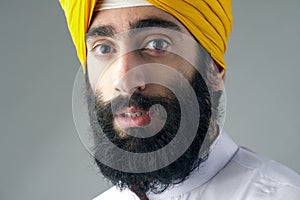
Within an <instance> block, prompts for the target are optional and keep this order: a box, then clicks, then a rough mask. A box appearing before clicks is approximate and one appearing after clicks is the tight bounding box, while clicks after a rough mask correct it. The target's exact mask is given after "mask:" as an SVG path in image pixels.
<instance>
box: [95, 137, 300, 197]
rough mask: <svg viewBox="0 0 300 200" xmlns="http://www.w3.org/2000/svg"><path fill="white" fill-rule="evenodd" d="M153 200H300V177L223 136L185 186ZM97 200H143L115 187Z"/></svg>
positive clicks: (165, 192) (159, 195)
mask: <svg viewBox="0 0 300 200" xmlns="http://www.w3.org/2000/svg"><path fill="white" fill-rule="evenodd" d="M147 196H148V198H149V200H202V199H203V200H300V176H299V175H298V174H297V173H295V172H294V171H292V170H290V169H289V168H287V167H285V166H283V165H281V164H280V163H278V162H276V161H273V160H268V159H266V158H263V157H261V156H259V155H257V154H255V153H254V152H252V151H250V150H248V149H246V148H243V147H238V146H237V145H236V144H235V143H234V142H233V141H232V139H231V138H230V137H229V136H228V135H227V134H226V133H224V132H223V133H221V134H220V135H219V137H218V138H217V139H216V141H215V142H214V143H213V144H212V146H211V153H210V154H209V157H208V159H207V160H206V161H205V162H204V163H203V164H202V165H201V166H200V167H199V169H198V170H196V171H194V172H193V173H192V174H191V176H190V177H189V178H188V179H187V180H186V181H184V182H183V183H181V184H178V185H174V186H171V187H169V188H168V189H166V190H165V191H164V192H163V193H161V194H153V193H148V194H147ZM94 200H139V198H138V197H137V196H136V195H135V194H134V193H133V192H131V191H130V190H129V189H127V190H123V191H120V190H118V189H117V188H116V187H112V188H110V189H109V190H107V191H106V192H104V193H103V194H101V195H99V196H98V197H96V198H95V199H94Z"/></svg>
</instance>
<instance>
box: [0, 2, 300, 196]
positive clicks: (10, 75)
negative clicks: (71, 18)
mask: <svg viewBox="0 0 300 200" xmlns="http://www.w3.org/2000/svg"><path fill="white" fill-rule="evenodd" d="M299 10H300V0H286V1H282V0H264V1H261V0H251V1H249V0H248V1H247V0H239V1H237V0H234V1H233V14H234V28H233V33H232V36H231V38H230V41H229V46H228V53H227V55H226V60H227V66H228V70H227V81H226V84H227V87H226V89H227V95H228V109H227V118H226V125H225V129H226V130H227V132H228V133H229V134H230V135H231V136H232V137H233V138H234V139H235V140H236V141H237V142H238V143H239V144H241V145H244V146H247V147H249V148H251V149H253V150H255V151H257V152H259V153H260V154H263V155H265V156H268V157H270V158H272V159H274V160H278V161H280V162H282V163H284V164H286V165H288V166H289V167H290V168H292V169H294V170H296V171H297V172H298V173H299V172H300V159H299V152H300V145H299V141H300V134H299V133H300V131H299V129H298V125H299V123H300V117H299V116H300V106H299V104H298V103H299V102H300V93H299V92H300V91H299V83H298V82H299V81H298V76H299V74H300V67H299V64H298V60H299V57H300V50H299V46H300V23H299V19H300V11H299ZM0 36H1V37H0V60H1V68H0V91H1V94H0V95H1V98H0V101H1V104H0V110H1V115H0V127H1V132H0V199H1V200H19V199H23V200H35V199H43V200H52V199H59V200H60V199H65V200H69V199H72V200H82V199H92V198H93V197H95V196H97V195H98V194H99V193H101V192H102V191H104V190H105V188H107V187H108V184H107V182H106V181H104V180H103V179H102V177H101V175H99V174H98V171H97V169H96V167H95V166H94V164H93V162H92V159H91V157H90V156H89V154H88V153H87V151H86V150H85V149H84V147H83V146H82V144H81V142H80V140H79V137H78V136H77V133H76V130H75V126H74V123H73V117H72V107H71V101H72V87H73V82H74V78H75V75H76V72H77V70H78V68H79V63H78V61H77V58H76V56H75V49H74V47H73V44H72V42H71V39H70V36H69V33H68V31H67V28H66V23H65V20H64V16H63V13H62V10H61V8H60V5H59V4H58V2H56V1H40V0H26V1H21V0H10V1H1V3H0Z"/></svg>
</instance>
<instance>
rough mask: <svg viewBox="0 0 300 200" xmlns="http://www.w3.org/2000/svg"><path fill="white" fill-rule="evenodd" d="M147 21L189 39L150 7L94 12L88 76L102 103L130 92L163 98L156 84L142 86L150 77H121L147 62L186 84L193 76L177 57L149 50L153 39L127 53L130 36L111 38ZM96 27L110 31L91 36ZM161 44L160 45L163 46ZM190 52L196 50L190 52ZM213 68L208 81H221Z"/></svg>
mask: <svg viewBox="0 0 300 200" xmlns="http://www.w3.org/2000/svg"><path fill="white" fill-rule="evenodd" d="M116 16H117V19H116ZM148 19H159V20H163V21H166V22H170V23H169V24H168V25H167V28H168V29H172V30H176V31H179V32H180V33H182V34H184V35H187V36H190V37H192V35H191V34H190V32H189V31H188V30H187V29H186V28H185V27H184V26H183V25H182V24H181V23H180V21H178V20H177V19H176V18H174V17H173V16H172V15H170V14H168V13H166V12H164V11H161V10H159V9H157V8H155V7H152V6H145V7H132V8H120V9H110V10H103V11H99V12H95V13H94V16H93V19H92V23H91V25H90V27H89V31H88V33H87V37H86V45H87V66H88V77H89V81H90V85H91V88H92V90H93V91H94V93H95V94H96V95H97V93H98V92H99V91H101V97H102V99H103V100H104V101H106V102H109V101H111V100H112V99H113V98H114V97H115V96H120V95H121V96H129V97H130V96H131V94H132V93H133V91H134V92H135V93H141V94H143V95H145V96H150V97H151V96H157V95H159V96H165V95H166V90H165V88H164V87H162V86H160V85H157V84H146V83H145V79H146V77H147V76H150V75H151V74H147V72H144V71H137V72H136V73H132V74H131V75H130V76H125V75H126V74H128V72H129V71H130V70H132V69H134V68H137V67H138V66H140V65H143V64H147V63H152V62H153V63H159V64H163V65H167V66H168V67H170V68H172V69H174V70H176V71H177V72H179V73H180V74H182V75H183V76H184V77H185V78H186V79H187V80H188V81H191V80H192V78H193V76H194V74H195V69H194V68H193V66H192V65H191V64H190V63H188V62H187V61H185V60H184V59H183V58H181V57H180V56H177V55H175V54H172V53H168V52H167V53H166V52H165V51H160V50H157V49H155V48H152V47H153V45H154V44H153V40H151V39H149V38H146V39H145V44H144V43H143V44H144V46H142V48H145V50H142V51H141V53H136V52H135V51H130V48H128V46H129V44H131V42H132V41H131V40H130V39H132V37H131V38H130V37H128V38H125V39H124V40H122V41H119V40H118V41H117V40H116V39H115V38H114V35H118V34H120V33H123V32H128V31H130V30H131V29H132V28H133V26H132V25H133V24H137V23H138V22H140V21H141V20H148ZM173 25H175V26H173ZM99 27H110V29H109V31H106V32H105V34H102V33H101V34H99V32H98V33H97V34H95V33H94V32H93V31H94V30H96V29H97V28H99ZM160 28H161V27H160ZM125 35H126V34H125ZM153 38H154V39H157V38H164V39H167V37H165V36H161V35H159V37H157V36H156V35H155V37H153ZM153 38H152V39H153ZM164 44H165V43H163V44H161V45H162V46H164ZM108 46H109V47H108ZM127 48H128V49H127ZM182 48H190V46H189V45H188V44H187V45H185V46H183V47H182ZM189 50H190V49H189ZM122 51H129V53H126V54H124V55H123V54H121V52H122ZM192 52H197V51H196V50H192ZM118 53H119V54H120V55H121V56H120V57H117V59H111V58H112V57H113V56H114V55H115V54H118ZM196 56H197V55H195V57H196ZM104 65H105V66H106V67H105V68H103V66H104ZM183 66H184V67H183ZM102 68H103V69H102ZM214 69H216V70H212V72H213V73H212V74H208V76H207V77H208V79H209V80H210V79H211V80H212V81H215V80H214V79H215V78H216V77H221V79H222V80H224V79H225V71H224V70H223V69H221V68H218V67H216V68H214ZM216 73H217V75H216ZM156 76H159V77H158V79H164V80H165V79H166V81H167V82H168V81H169V82H172V81H174V80H173V79H172V77H168V76H167V75H166V74H156ZM99 77H100V78H99ZM221 82H223V81H221ZM132 85H135V87H132ZM219 88H220V86H218V85H217V86H216V89H215V90H216V91H217V90H219ZM159 123H160V121H159V120H158V119H156V121H155V119H154V124H159ZM114 128H115V129H117V130H118V131H119V133H120V136H122V135H123V136H125V134H126V133H125V132H122V130H121V129H120V127H118V125H115V127H114Z"/></svg>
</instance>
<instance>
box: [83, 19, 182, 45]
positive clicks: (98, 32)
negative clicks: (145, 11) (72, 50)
mask: <svg viewBox="0 0 300 200" xmlns="http://www.w3.org/2000/svg"><path fill="white" fill-rule="evenodd" d="M129 27H130V28H129V29H130V30H132V29H137V28H151V27H157V28H167V29H172V30H177V31H180V30H181V29H180V27H179V26H178V25H177V24H175V23H173V22H171V21H167V20H163V19H160V18H148V19H141V20H138V21H136V22H133V23H129ZM115 34H116V31H115V29H114V28H113V27H112V26H110V25H101V26H98V27H95V28H91V29H90V30H89V31H88V32H87V33H86V35H85V40H86V41H87V40H88V39H89V38H94V37H98V36H103V37H113V36H114V35H115Z"/></svg>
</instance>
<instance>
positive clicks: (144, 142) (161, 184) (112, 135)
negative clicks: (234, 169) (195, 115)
mask: <svg viewBox="0 0 300 200" xmlns="http://www.w3.org/2000/svg"><path fill="white" fill-rule="evenodd" d="M86 85H87V100H88V109H89V116H90V122H91V128H92V131H93V136H94V141H95V146H96V148H95V161H96V164H97V165H98V167H99V169H100V171H101V173H102V174H103V175H104V176H105V177H106V178H108V179H109V180H110V181H111V182H112V183H113V184H114V185H116V186H117V187H119V188H120V189H125V188H129V189H131V190H132V191H134V192H135V193H136V194H137V195H138V196H139V195H143V194H145V193H146V192H148V191H151V192H154V193H161V192H163V191H164V190H165V189H166V188H167V187H168V186H170V185H172V184H178V183H181V182H183V181H184V180H186V179H187V178H188V177H189V175H190V173H191V172H192V171H193V170H195V169H196V168H198V166H199V165H200V164H201V163H202V162H204V161H205V160H206V159H207V157H208V153H206V154H205V155H203V156H201V157H199V151H200V148H201V145H202V144H203V141H204V139H205V137H206V135H207V134H208V129H209V126H210V123H211V116H212V108H211V107H212V105H211V98H210V94H209V91H208V88H207V86H206V84H205V81H204V80H203V79H202V77H201V75H200V74H198V73H197V74H195V77H194V78H193V81H192V83H191V85H192V87H193V89H194V91H195V94H196V95H197V100H198V103H199V108H200V109H201V112H200V122H199V126H198V130H197V134H196V137H195V138H194V140H193V142H192V144H191V145H190V146H189V148H188V149H187V150H186V151H185V152H184V154H183V155H181V156H180V157H179V158H178V159H177V160H176V161H174V162H173V163H171V164H169V165H168V166H166V167H164V168H161V169H159V170H156V171H151V172H146V173H130V172H123V171H119V170H116V169H113V168H111V167H108V166H107V165H105V164H103V163H102V162H100V161H99V159H97V156H99V155H97V152H98V151H97V149H103V148H106V146H107V144H106V143H104V142H103V139H102V138H103V137H107V138H108V139H109V140H110V141H111V142H112V143H114V144H115V145H116V146H118V147H119V148H122V149H124V150H126V151H129V152H135V153H146V152H152V151H155V150H158V149H160V148H162V147H164V146H165V145H167V144H168V143H169V142H170V141H171V140H172V139H173V138H174V137H175V135H176V133H177V131H178V126H179V124H180V116H181V110H180V105H179V103H178V100H177V99H176V97H175V96H174V94H173V93H172V92H169V93H168V95H167V96H164V97H146V96H143V95H141V94H135V93H134V94H133V95H132V96H131V98H130V101H129V104H130V105H131V106H135V107H138V108H141V109H145V110H147V109H149V108H150V107H151V106H152V105H154V104H160V105H162V106H163V107H164V108H165V110H166V112H167V119H166V123H165V126H164V127H163V129H162V130H161V131H160V132H159V133H157V134H156V135H155V136H152V137H149V138H136V137H133V136H130V135H128V136H126V137H120V136H119V134H118V133H117V132H116V130H115V129H114V125H113V121H114V117H113V113H112V110H113V109H114V108H112V107H111V105H112V104H111V102H109V103H104V102H103V101H102V100H101V94H100V95H97V97H96V96H95V95H94V92H93V91H92V89H91V86H90V83H89V80H88V77H87V76H86ZM181 90H182V92H183V94H184V93H185V92H184V91H185V89H184V88H181ZM186 99H187V101H188V99H189V97H188V96H187V97H186ZM116 101H117V103H115V102H114V104H113V105H117V106H120V107H122V106H123V102H126V103H127V105H124V106H128V101H127V99H122V98H117V99H116ZM190 120H193V119H190ZM100 127H101V128H100ZM141 130H142V128H132V129H130V130H128V131H141ZM107 153H108V154H109V155H110V156H111V157H112V158H111V159H112V160H113V159H117V158H118V157H117V156H118V155H114V154H113V149H107ZM129 162H130V161H129ZM139 164H141V165H145V166H147V163H139Z"/></svg>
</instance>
